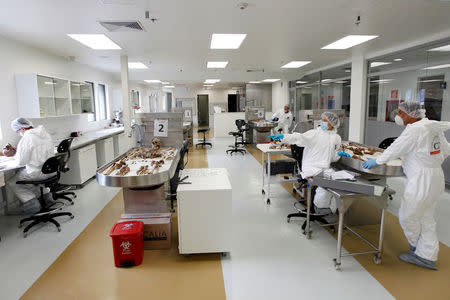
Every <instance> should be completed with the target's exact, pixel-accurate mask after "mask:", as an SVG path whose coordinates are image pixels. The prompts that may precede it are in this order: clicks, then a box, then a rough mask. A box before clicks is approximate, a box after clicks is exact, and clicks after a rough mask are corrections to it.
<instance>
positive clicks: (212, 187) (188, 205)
mask: <svg viewBox="0 0 450 300" xmlns="http://www.w3.org/2000/svg"><path fill="white" fill-rule="evenodd" d="M186 175H188V176H189V177H188V179H186V181H187V182H191V183H192V184H180V185H179V186H178V189H177V202H178V239H179V246H178V248H179V252H180V254H191V253H224V252H230V251H231V228H232V226H231V224H232V209H231V207H232V204H231V199H232V198H231V184H230V181H229V178H228V172H227V170H226V169H224V168H218V169H186V170H182V171H181V173H180V177H184V176H186Z"/></svg>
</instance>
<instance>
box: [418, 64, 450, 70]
mask: <svg viewBox="0 0 450 300" xmlns="http://www.w3.org/2000/svg"><path fill="white" fill-rule="evenodd" d="M445 68H450V64H445V65H438V66H432V67H426V68H423V69H422V70H436V69H445Z"/></svg>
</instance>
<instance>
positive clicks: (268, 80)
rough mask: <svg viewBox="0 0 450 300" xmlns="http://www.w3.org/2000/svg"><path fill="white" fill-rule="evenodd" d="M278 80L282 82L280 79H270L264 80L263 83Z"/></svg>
mask: <svg viewBox="0 0 450 300" xmlns="http://www.w3.org/2000/svg"><path fill="white" fill-rule="evenodd" d="M278 80H280V79H272V78H269V79H264V80H263V82H277V81H278Z"/></svg>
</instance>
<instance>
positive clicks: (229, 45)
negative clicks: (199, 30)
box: [210, 33, 247, 49]
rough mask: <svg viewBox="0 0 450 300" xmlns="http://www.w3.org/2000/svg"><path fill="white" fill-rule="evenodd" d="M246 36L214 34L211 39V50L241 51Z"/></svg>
mask: <svg viewBox="0 0 450 300" xmlns="http://www.w3.org/2000/svg"><path fill="white" fill-rule="evenodd" d="M246 36H247V35H246V34H221V33H213V35H212V37H211V45H210V48H211V49H239V47H240V46H241V44H242V42H243V41H244V39H245V38H246Z"/></svg>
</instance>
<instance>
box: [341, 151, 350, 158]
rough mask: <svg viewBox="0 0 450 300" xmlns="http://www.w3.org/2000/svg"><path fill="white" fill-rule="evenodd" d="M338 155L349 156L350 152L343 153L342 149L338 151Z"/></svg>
mask: <svg viewBox="0 0 450 300" xmlns="http://www.w3.org/2000/svg"><path fill="white" fill-rule="evenodd" d="M338 156H340V157H341V156H345V157H350V154H348V153H345V152H344V151H338Z"/></svg>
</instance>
